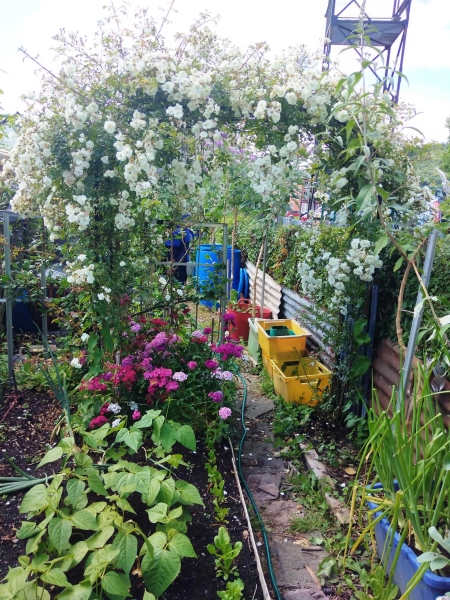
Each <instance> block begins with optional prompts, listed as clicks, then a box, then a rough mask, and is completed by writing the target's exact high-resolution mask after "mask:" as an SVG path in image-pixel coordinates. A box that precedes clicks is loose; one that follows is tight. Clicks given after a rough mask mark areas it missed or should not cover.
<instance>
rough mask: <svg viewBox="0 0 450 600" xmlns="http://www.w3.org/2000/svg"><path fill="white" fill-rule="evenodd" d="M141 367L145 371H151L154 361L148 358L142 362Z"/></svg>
mask: <svg viewBox="0 0 450 600" xmlns="http://www.w3.org/2000/svg"><path fill="white" fill-rule="evenodd" d="M141 367H142V368H143V369H150V368H151V367H152V359H151V358H149V357H148V356H146V357H145V358H144V359H143V361H142V362H141Z"/></svg>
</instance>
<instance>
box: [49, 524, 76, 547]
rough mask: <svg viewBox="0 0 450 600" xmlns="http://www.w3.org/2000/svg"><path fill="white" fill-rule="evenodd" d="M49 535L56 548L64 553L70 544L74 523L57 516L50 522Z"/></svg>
mask: <svg viewBox="0 0 450 600" xmlns="http://www.w3.org/2000/svg"><path fill="white" fill-rule="evenodd" d="M48 535H49V538H50V541H51V542H52V544H53V545H54V546H55V548H56V550H57V551H58V552H59V554H62V553H63V552H64V550H65V549H66V548H67V547H68V546H69V539H70V536H71V535H72V523H71V522H70V521H68V520H67V519H60V518H58V517H56V518H54V519H52V520H51V521H50V523H49V524H48Z"/></svg>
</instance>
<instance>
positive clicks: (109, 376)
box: [100, 373, 113, 381]
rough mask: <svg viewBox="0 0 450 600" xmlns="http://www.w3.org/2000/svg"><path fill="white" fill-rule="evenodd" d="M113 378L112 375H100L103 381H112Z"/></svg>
mask: <svg viewBox="0 0 450 600" xmlns="http://www.w3.org/2000/svg"><path fill="white" fill-rule="evenodd" d="M112 377H113V374H112V373H103V374H102V375H100V379H103V381H111V379H112Z"/></svg>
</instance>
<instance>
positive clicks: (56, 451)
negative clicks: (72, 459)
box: [38, 446, 64, 468]
mask: <svg viewBox="0 0 450 600" xmlns="http://www.w3.org/2000/svg"><path fill="white" fill-rule="evenodd" d="M63 453H64V451H63V449H62V448H61V446H55V447H54V448H52V449H51V450H49V451H48V452H46V453H45V456H44V457H43V458H42V460H41V462H40V463H39V464H38V468H39V467H42V466H43V465H46V464H47V463H50V462H54V461H55V460H58V459H59V458H61V456H62V455H63Z"/></svg>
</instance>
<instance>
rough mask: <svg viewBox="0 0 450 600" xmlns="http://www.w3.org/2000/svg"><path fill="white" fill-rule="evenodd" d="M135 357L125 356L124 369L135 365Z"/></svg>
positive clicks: (123, 360)
mask: <svg viewBox="0 0 450 600" xmlns="http://www.w3.org/2000/svg"><path fill="white" fill-rule="evenodd" d="M133 360H134V356H133V355H131V354H130V356H125V358H123V359H122V367H129V366H130V365H132V364H133Z"/></svg>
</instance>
